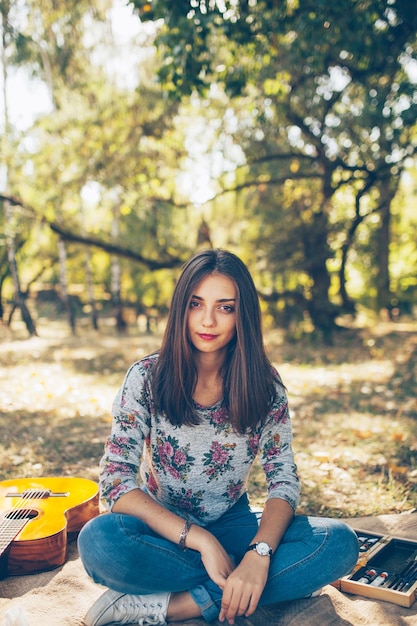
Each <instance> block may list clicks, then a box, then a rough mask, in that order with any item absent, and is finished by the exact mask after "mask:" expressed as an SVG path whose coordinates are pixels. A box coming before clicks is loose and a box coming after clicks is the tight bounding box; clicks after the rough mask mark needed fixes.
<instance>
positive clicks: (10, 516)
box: [0, 489, 50, 547]
mask: <svg viewBox="0 0 417 626" xmlns="http://www.w3.org/2000/svg"><path fill="white" fill-rule="evenodd" d="M23 493H24V495H23V496H20V502H18V503H17V504H16V505H15V506H14V507H12V508H11V509H10V513H5V514H3V516H2V517H3V520H2V522H0V531H2V532H4V531H6V533H7V531H8V530H10V529H11V528H13V522H15V521H19V520H24V519H25V516H26V514H27V512H28V509H29V503H30V501H31V500H35V499H36V500H40V499H43V497H42V494H45V493H46V494H48V493H49V494H50V491H47V490H45V489H43V490H39V489H32V490H27V491H25V492H23ZM37 494H41V495H40V496H39V495H37ZM11 497H13V495H12V496H11ZM29 520H30V517H29V518H28V521H29ZM3 521H5V522H6V523H5V524H4V523H3ZM19 530H20V529H19ZM18 532H19V531H18ZM16 534H17V533H16ZM9 543H10V542H9ZM6 547H7V546H6Z"/></svg>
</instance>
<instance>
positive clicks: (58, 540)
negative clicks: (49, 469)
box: [0, 477, 99, 579]
mask: <svg viewBox="0 0 417 626" xmlns="http://www.w3.org/2000/svg"><path fill="white" fill-rule="evenodd" d="M98 500H99V497H98V486H97V484H96V483H95V482H93V481H92V480H88V479H86V478H69V477H63V478H54V477H47V478H17V479H15V480H5V481H2V482H0V579H2V578H5V577H6V576H17V575H22V574H34V573H36V572H41V571H45V570H50V569H54V568H55V567H59V566H60V565H63V563H65V561H66V558H67V551H68V542H69V541H70V540H71V539H73V538H75V537H76V535H77V534H78V532H79V531H80V530H81V528H82V527H83V526H84V524H85V523H86V522H87V521H88V520H89V519H91V518H93V517H95V516H96V515H98V513H99V506H98Z"/></svg>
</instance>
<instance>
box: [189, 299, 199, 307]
mask: <svg viewBox="0 0 417 626" xmlns="http://www.w3.org/2000/svg"><path fill="white" fill-rule="evenodd" d="M198 306H200V303H199V302H198V301H197V300H191V302H190V309H196V308H197V307H198Z"/></svg>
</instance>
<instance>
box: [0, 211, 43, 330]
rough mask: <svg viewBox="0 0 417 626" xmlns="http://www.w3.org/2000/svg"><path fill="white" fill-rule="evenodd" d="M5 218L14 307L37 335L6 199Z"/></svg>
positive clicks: (28, 328) (28, 327) (29, 328)
mask: <svg viewBox="0 0 417 626" xmlns="http://www.w3.org/2000/svg"><path fill="white" fill-rule="evenodd" d="M4 218H5V222H6V247H7V260H8V263H9V269H10V274H11V277H12V280H13V287H14V307H16V308H19V309H20V312H21V314H22V320H23V321H24V323H25V325H26V328H27V330H28V333H29V335H30V336H33V335H37V334H38V333H37V331H36V326H35V323H34V321H33V319H32V316H31V314H30V311H29V309H28V308H27V306H26V302H25V296H24V293H23V292H22V289H21V286H20V278H19V271H18V267H17V261H16V251H15V242H14V234H13V232H14V231H13V223H12V222H13V219H12V211H11V207H10V203H9V202H8V201H7V200H6V201H5V202H4Z"/></svg>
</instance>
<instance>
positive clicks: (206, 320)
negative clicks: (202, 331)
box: [203, 309, 214, 326]
mask: <svg viewBox="0 0 417 626" xmlns="http://www.w3.org/2000/svg"><path fill="white" fill-rule="evenodd" d="M213 323H214V315H213V313H212V311H210V310H209V309H205V310H204V316H203V326H213Z"/></svg>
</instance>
